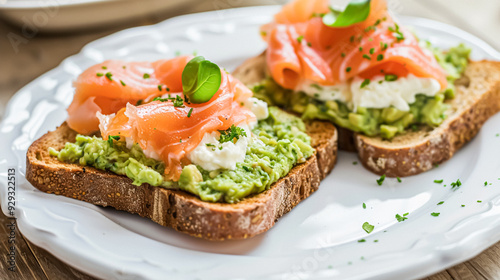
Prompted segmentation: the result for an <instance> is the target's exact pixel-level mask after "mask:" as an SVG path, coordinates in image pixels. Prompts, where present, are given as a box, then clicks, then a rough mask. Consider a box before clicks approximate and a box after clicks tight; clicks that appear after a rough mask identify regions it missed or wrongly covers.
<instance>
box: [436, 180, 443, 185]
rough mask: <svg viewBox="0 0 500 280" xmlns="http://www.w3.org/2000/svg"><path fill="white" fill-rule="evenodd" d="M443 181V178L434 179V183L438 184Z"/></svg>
mask: <svg viewBox="0 0 500 280" xmlns="http://www.w3.org/2000/svg"><path fill="white" fill-rule="evenodd" d="M442 182H443V179H441V180H434V183H436V184H441V183H442Z"/></svg>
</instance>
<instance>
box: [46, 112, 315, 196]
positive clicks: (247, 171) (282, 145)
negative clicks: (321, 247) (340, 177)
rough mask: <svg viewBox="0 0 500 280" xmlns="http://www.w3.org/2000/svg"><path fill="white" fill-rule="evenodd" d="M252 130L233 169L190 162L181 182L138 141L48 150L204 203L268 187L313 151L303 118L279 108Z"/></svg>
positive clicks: (79, 140) (81, 142)
mask: <svg viewBox="0 0 500 280" xmlns="http://www.w3.org/2000/svg"><path fill="white" fill-rule="evenodd" d="M252 132H253V134H254V135H255V136H254V137H255V138H254V141H252V142H251V143H250V144H249V145H248V147H247V151H246V155H245V159H244V161H243V162H238V163H237V164H236V169H235V170H215V171H206V170H203V168H201V167H199V166H196V165H193V164H191V165H187V166H184V168H183V170H182V173H181V176H180V179H179V181H178V182H173V181H168V180H165V179H164V176H163V174H164V169H165V165H164V163H163V162H161V161H157V160H154V159H151V158H147V157H146V156H145V155H144V153H143V151H142V149H141V148H140V147H139V145H138V144H134V145H133V146H132V148H130V149H128V148H127V147H126V144H125V141H112V142H111V143H110V142H109V141H106V140H103V139H102V138H100V137H95V136H93V137H90V136H84V135H77V136H76V141H75V143H69V142H68V143H66V144H65V146H64V148H63V149H61V150H60V151H56V150H55V149H52V148H50V149H49V152H50V154H51V155H52V156H56V157H57V158H58V159H59V160H60V161H64V162H70V163H78V164H80V165H84V166H92V167H95V168H98V169H102V170H108V171H111V172H113V173H116V174H119V175H126V176H127V177H129V178H130V179H132V180H133V184H134V185H137V186H140V185H142V184H144V183H147V184H150V185H152V186H158V187H164V188H169V189H180V190H184V191H186V192H189V193H192V194H194V195H197V196H198V197H200V199H201V200H203V201H210V202H227V203H236V202H238V201H241V200H242V199H243V198H245V197H247V196H250V195H252V194H257V193H260V192H263V191H265V190H267V189H269V187H270V186H271V185H272V184H273V183H275V182H276V181H278V180H279V179H280V178H281V177H284V176H286V175H287V174H288V172H290V170H291V169H292V168H293V167H294V166H295V165H296V164H298V163H302V162H305V161H306V160H307V158H309V157H311V156H312V155H313V154H314V153H315V151H314V149H313V148H312V147H311V139H310V137H309V135H307V134H306V132H305V125H304V123H303V121H302V120H301V119H300V118H298V117H295V116H293V115H290V114H288V113H285V112H283V111H282V110H280V109H278V108H276V107H270V108H269V117H268V118H267V119H265V120H261V121H259V122H258V124H257V125H256V126H255V128H254V129H253V130H252Z"/></svg>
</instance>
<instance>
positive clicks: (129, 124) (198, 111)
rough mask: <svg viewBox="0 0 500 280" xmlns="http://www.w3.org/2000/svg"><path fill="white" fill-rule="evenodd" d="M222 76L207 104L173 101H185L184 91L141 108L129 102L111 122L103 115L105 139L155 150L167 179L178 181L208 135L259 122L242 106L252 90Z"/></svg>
mask: <svg viewBox="0 0 500 280" xmlns="http://www.w3.org/2000/svg"><path fill="white" fill-rule="evenodd" d="M221 73H222V81H221V86H220V88H219V90H218V91H217V93H216V94H215V95H214V96H213V97H212V98H211V100H210V101H208V102H206V103H202V104H192V103H186V102H180V103H181V104H182V105H180V104H178V103H177V104H175V103H174V102H172V101H171V100H172V99H176V98H177V99H178V100H183V99H184V96H183V94H182V92H181V93H176V94H171V95H170V98H171V100H165V101H152V102H149V103H146V104H143V105H139V106H135V105H132V104H130V103H129V104H127V105H126V107H125V108H122V109H120V110H119V111H118V113H117V114H116V116H114V117H111V118H110V119H109V122H108V119H107V118H105V117H104V118H103V117H102V116H101V118H102V119H103V121H102V123H103V125H101V133H102V136H103V139H108V137H109V136H120V137H127V138H129V139H132V140H133V142H134V143H138V144H139V145H140V147H141V148H142V149H143V150H144V151H154V153H155V154H156V155H157V156H158V157H159V159H160V160H162V161H163V162H165V165H166V168H165V175H166V178H167V179H169V180H174V181H177V180H178V179H179V176H180V174H181V171H182V166H183V165H186V164H189V160H188V159H187V158H186V155H187V154H189V153H190V152H191V151H192V150H194V149H195V148H196V147H197V146H198V145H199V143H200V142H201V141H202V139H203V136H204V135H205V133H211V132H213V131H217V130H226V129H228V128H230V127H231V126H232V125H239V124H241V123H252V122H255V121H256V117H255V115H254V114H253V113H252V112H251V111H250V110H249V109H247V108H246V107H244V106H243V102H244V101H245V100H246V99H248V98H249V97H251V96H252V92H251V90H250V89H248V88H247V87H245V86H244V85H243V84H242V83H241V82H240V81H239V80H237V79H235V78H233V77H232V76H231V75H229V74H227V73H225V72H224V71H221ZM174 104H175V105H174ZM247 133H249V132H247Z"/></svg>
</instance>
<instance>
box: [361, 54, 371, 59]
mask: <svg viewBox="0 0 500 280" xmlns="http://www.w3.org/2000/svg"><path fill="white" fill-rule="evenodd" d="M363 58H366V59H368V60H372V58H371V57H370V56H369V55H367V54H364V55H363Z"/></svg>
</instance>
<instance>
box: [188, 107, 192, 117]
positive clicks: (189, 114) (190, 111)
mask: <svg viewBox="0 0 500 280" xmlns="http://www.w3.org/2000/svg"><path fill="white" fill-rule="evenodd" d="M192 113H193V108H191V109H189V113H188V118H190V117H191V114H192Z"/></svg>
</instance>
